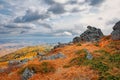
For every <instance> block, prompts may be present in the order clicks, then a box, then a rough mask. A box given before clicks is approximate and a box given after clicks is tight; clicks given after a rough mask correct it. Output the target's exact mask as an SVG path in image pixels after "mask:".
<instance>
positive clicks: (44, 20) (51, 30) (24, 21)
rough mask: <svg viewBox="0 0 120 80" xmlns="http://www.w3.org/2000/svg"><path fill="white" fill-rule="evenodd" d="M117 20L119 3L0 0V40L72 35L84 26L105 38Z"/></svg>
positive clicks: (111, 0)
mask: <svg viewBox="0 0 120 80" xmlns="http://www.w3.org/2000/svg"><path fill="white" fill-rule="evenodd" d="M119 20H120V0H0V37H1V36H5V37H6V36H16V35H32V36H75V35H80V34H81V33H82V32H84V31H85V30H86V27H87V26H88V25H90V26H94V27H96V28H100V29H101V30H102V32H103V33H104V34H105V35H109V34H110V33H111V32H112V27H113V26H114V24H115V23H116V22H117V21H119Z"/></svg>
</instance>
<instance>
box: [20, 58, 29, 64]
mask: <svg viewBox="0 0 120 80" xmlns="http://www.w3.org/2000/svg"><path fill="white" fill-rule="evenodd" d="M28 61H29V59H27V58H26V59H23V60H20V62H21V63H22V64H24V63H26V62H28Z"/></svg>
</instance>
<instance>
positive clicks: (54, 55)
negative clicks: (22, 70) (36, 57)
mask: <svg viewBox="0 0 120 80" xmlns="http://www.w3.org/2000/svg"><path fill="white" fill-rule="evenodd" d="M65 57H66V56H65V55H64V54H62V53H58V54H53V55H51V56H43V57H41V59H40V60H55V59H59V58H65Z"/></svg>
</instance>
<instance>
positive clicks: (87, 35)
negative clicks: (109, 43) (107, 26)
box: [73, 26, 104, 43]
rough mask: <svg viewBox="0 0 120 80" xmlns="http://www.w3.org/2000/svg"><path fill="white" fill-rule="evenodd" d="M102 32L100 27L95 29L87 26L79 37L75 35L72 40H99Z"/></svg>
mask: <svg viewBox="0 0 120 80" xmlns="http://www.w3.org/2000/svg"><path fill="white" fill-rule="evenodd" d="M103 36H104V35H103V33H102V31H101V30H100V29H97V28H95V27H91V26H87V30H86V31H84V32H83V33H82V34H81V35H80V37H75V38H74V39H73V42H74V43H75V42H81V41H85V42H94V41H99V40H100V38H101V37H103Z"/></svg>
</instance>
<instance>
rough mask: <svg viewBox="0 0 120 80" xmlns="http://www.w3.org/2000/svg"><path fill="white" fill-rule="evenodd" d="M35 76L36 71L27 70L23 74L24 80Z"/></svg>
mask: <svg viewBox="0 0 120 80" xmlns="http://www.w3.org/2000/svg"><path fill="white" fill-rule="evenodd" d="M33 75H34V71H33V70H30V69H28V68H26V69H25V70H24V71H23V73H22V80H28V79H29V78H30V77H32V76H33Z"/></svg>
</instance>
